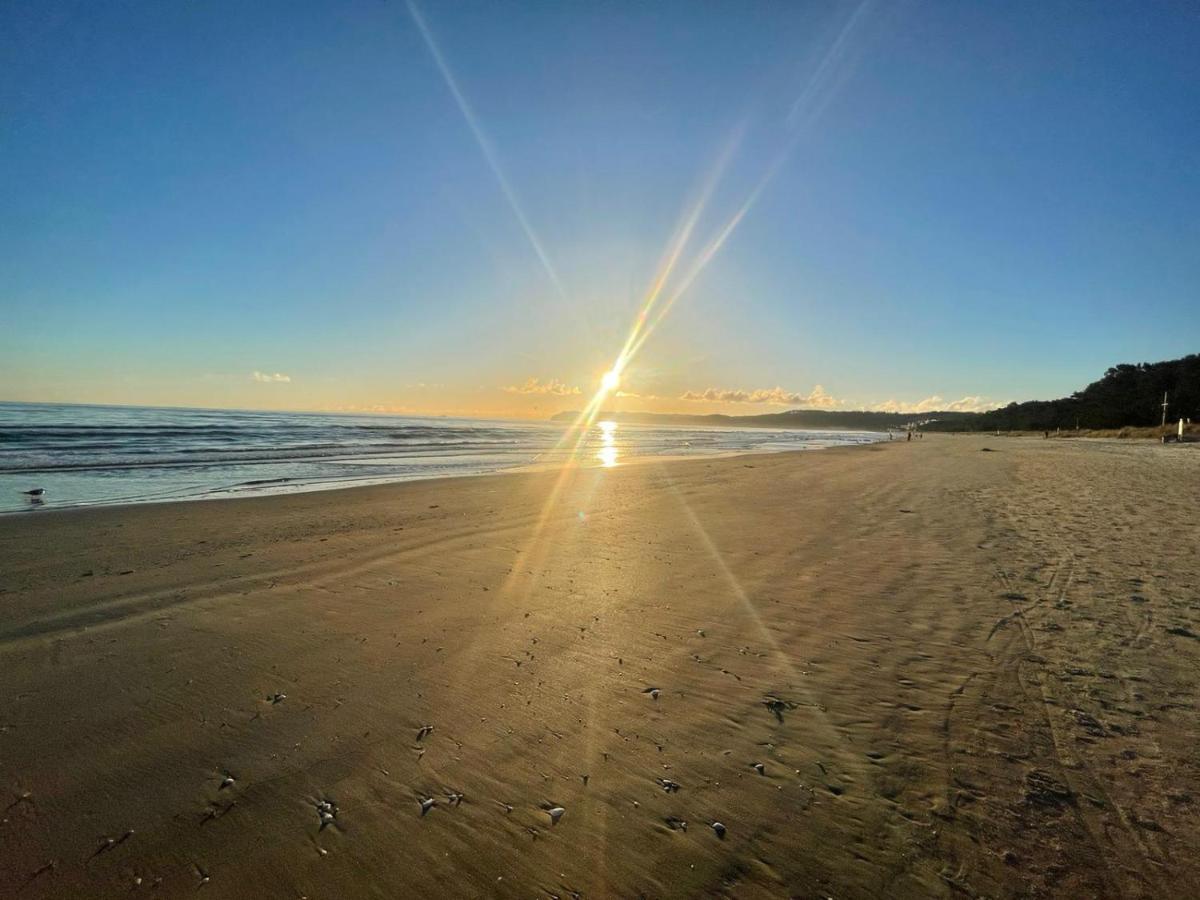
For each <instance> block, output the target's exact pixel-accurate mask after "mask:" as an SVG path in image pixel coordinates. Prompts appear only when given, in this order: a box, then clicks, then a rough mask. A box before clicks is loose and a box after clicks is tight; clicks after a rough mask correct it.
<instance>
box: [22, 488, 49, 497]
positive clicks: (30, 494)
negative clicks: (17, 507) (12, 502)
mask: <svg viewBox="0 0 1200 900" xmlns="http://www.w3.org/2000/svg"><path fill="white" fill-rule="evenodd" d="M21 493H22V494H24V495H25V496H27V497H40V496H42V494H44V493H46V489H45V488H34V489H33V490H32V491H21Z"/></svg>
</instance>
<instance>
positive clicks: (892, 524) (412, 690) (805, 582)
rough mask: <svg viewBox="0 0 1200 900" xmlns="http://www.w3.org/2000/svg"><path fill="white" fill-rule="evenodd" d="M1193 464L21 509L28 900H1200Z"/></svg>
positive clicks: (785, 457)
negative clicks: (966, 899)
mask: <svg viewBox="0 0 1200 900" xmlns="http://www.w3.org/2000/svg"><path fill="white" fill-rule="evenodd" d="M985 447H988V448H991V452H982V451H983V448H985ZM1197 450H1198V448H1193V447H1186V446H1184V447H1172V446H1168V447H1162V446H1158V445H1149V444H1147V445H1130V444H1127V443H1126V444H1118V443H1116V442H1112V443H1099V442H1094V443H1085V442H1066V441H1043V440H1041V439H1025V438H1012V439H1004V438H999V439H997V438H982V437H970V438H968V437H939V436H929V437H927V438H925V439H924V440H922V441H916V442H913V443H911V444H907V443H894V444H883V445H879V446H875V447H871V448H857V449H846V450H829V451H822V452H817V453H792V454H782V455H774V456H755V457H740V458H733V459H723V460H707V461H705V460H698V461H688V462H673V463H668V464H646V465H641V466H630V467H620V468H617V469H615V470H608V471H605V470H595V469H592V470H579V471H575V472H573V473H572V474H570V475H569V476H568V477H567V478H566V479H565V484H564V486H563V488H562V490H561V493H559V494H558V495H557V499H556V501H555V502H553V503H552V504H550V505H549V512H548V514H547V515H546V516H545V519H544V521H542V515H543V510H545V509H547V500H548V498H549V497H550V496H551V494H552V489H553V486H554V484H555V483H556V480H557V476H556V475H554V474H553V473H538V474H522V475H502V476H495V477H486V478H473V479H460V480H452V481H430V482H422V483H415V484H408V485H394V486H387V487H376V488H367V489H361V490H350V491H341V492H333V493H322V494H307V495H296V496H289V497H276V498H268V499H258V500H237V501H222V502H207V503H185V504H171V505H158V506H143V507H135V508H114V509H104V510H90V511H73V512H62V513H54V512H49V511H46V512H39V513H36V514H31V515H22V516H9V517H6V518H4V519H2V520H0V591H2V592H0V792H2V793H0V801H2V802H0V810H2V811H0V817H2V819H3V822H2V823H0V895H3V896H19V897H31V898H32V897H92V896H94V897H124V896H132V897H136V896H141V895H142V894H149V893H151V892H157V895H159V896H192V895H193V894H194V893H195V892H196V890H197V889H198V888H203V893H202V894H201V896H207V897H284V898H294V897H301V896H307V897H310V898H334V897H356V896H380V897H407V896H436V897H472V896H502V897H547V896H560V897H568V896H584V897H634V896H641V895H644V896H649V897H694V896H710V895H729V896H737V897H775V896H797V897H830V896H832V897H835V898H839V900H840V898H847V897H887V898H892V897H938V896H944V897H951V896H960V895H963V896H988V897H1011V896H1061V897H1085V896H1087V897H1090V896H1096V897H1161V896H1164V895H1171V896H1176V897H1185V896H1198V895H1200V751H1198V746H1200V741H1198V738H1200V717H1198V712H1197V705H1196V704H1197V692H1198V690H1200V589H1198V586H1200V580H1198V579H1200V576H1198V574H1197V558H1198V551H1200V531H1198V528H1197V488H1198V487H1200V452H1197ZM539 521H541V525H540V527H539ZM652 688H653V689H656V690H657V693H649V692H648V691H649V690H650V689H652ZM277 695H278V696H277ZM282 695H286V697H283V696H282ZM268 698H275V701H274V702H273V701H272V699H268ZM424 726H432V731H426V730H425V729H424ZM755 764H759V765H761V767H762V769H761V772H760V771H759V770H757V769H756V768H754V766H755ZM229 778H231V779H232V781H229V780H228V779H229ZM676 786H677V787H676ZM457 795H461V797H460V798H459V799H456V796H457ZM428 799H432V800H433V801H435V802H434V804H433V805H432V807H431V808H430V809H429V810H428V812H427V813H426V814H424V815H422V812H421V801H423V800H428ZM323 804H328V805H323ZM551 808H561V809H562V810H565V812H563V813H562V814H561V817H560V818H559V819H558V822H557V824H553V822H552V817H551V815H550V814H549V812H548V810H549V809H551ZM322 813H324V816H322ZM322 818H324V819H326V820H328V821H327V823H326V824H325V826H324V827H322ZM682 822H686V823H687V824H686V830H684V827H683V826H682V825H681V824H680V823H682ZM713 822H720V823H722V824H723V825H724V826H725V828H726V832H725V835H724V839H720V838H719V837H718V835H717V834H716V833H715V831H714V829H713V828H712V827H711V823H713Z"/></svg>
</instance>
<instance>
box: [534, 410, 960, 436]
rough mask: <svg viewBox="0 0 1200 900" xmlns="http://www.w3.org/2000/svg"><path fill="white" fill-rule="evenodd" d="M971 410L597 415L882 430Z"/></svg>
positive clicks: (656, 421)
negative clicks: (727, 414) (729, 414)
mask: <svg viewBox="0 0 1200 900" xmlns="http://www.w3.org/2000/svg"><path fill="white" fill-rule="evenodd" d="M972 415H973V414H972V413H958V412H934V413H928V412H925V413H889V412H868V411H853V410H822V409H792V410H788V411H787V412H781V413H767V414H766V415H759V416H722V415H710V416H693V415H687V414H686V413H683V414H679V413H635V412H624V413H622V412H602V413H600V415H599V418H601V419H610V420H612V421H614V422H628V423H629V424H631V425H683V426H688V427H692V428H694V427H697V426H699V427H702V428H703V427H715V426H726V427H736V428H812V429H822V428H824V429H829V430H831V431H886V430H887V429H888V428H907V427H908V426H909V425H910V424H913V423H916V422H922V421H926V420H928V419H930V418H931V417H936V418H938V419H939V420H940V421H944V422H953V421H958V420H961V419H968V418H970V417H971V416H972ZM578 416H579V413H577V412H561V413H559V414H558V415H556V416H554V417H553V421H556V422H572V421H574V420H575V419H576V418H578Z"/></svg>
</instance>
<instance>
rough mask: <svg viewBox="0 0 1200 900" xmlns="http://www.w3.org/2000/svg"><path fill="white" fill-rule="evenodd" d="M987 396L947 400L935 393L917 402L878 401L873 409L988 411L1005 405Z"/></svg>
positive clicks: (900, 411) (893, 410) (891, 410)
mask: <svg viewBox="0 0 1200 900" xmlns="http://www.w3.org/2000/svg"><path fill="white" fill-rule="evenodd" d="M1003 405H1004V404H1002V403H997V402H996V401H994V400H989V399H987V398H986V397H963V398H962V399H961V400H946V399H945V398H943V397H941V396H939V395H938V394H934V395H933V396H931V397H926V398H925V399H924V400H918V401H917V402H916V403H904V402H901V401H897V400H887V401H885V402H883V403H878V404H876V405H875V406H874V407H872V408H873V409H875V410H877V411H878V412H898V413H924V412H987V411H988V410H989V409H996V408H998V407H1000V406H1003Z"/></svg>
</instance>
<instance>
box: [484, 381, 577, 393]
mask: <svg viewBox="0 0 1200 900" xmlns="http://www.w3.org/2000/svg"><path fill="white" fill-rule="evenodd" d="M503 390H504V392H505V393H507V394H549V395H552V396H555V397H573V396H575V395H576V394H579V393H582V392H581V391H580V390H579V388H578V387H575V386H574V385H569V384H566V383H565V382H562V381H559V380H558V379H557V378H551V379H550V380H549V381H541V380H539V379H537V378H529V379H527V380H526V381H525V383H524V384H516V385H509V386H508V387H506V388H503Z"/></svg>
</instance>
